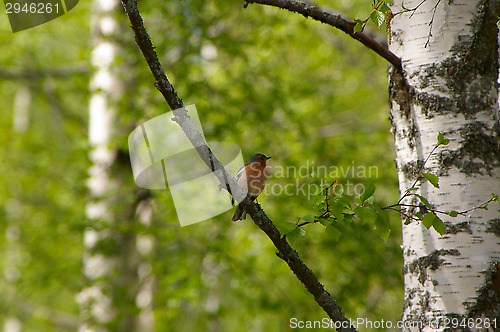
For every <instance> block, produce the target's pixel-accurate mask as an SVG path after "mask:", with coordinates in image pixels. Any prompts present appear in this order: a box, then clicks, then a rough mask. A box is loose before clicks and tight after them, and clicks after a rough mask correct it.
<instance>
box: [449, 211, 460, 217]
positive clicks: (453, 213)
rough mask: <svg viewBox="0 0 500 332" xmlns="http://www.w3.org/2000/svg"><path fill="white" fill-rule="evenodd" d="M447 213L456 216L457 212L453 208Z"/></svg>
mask: <svg viewBox="0 0 500 332" xmlns="http://www.w3.org/2000/svg"><path fill="white" fill-rule="evenodd" d="M448 215H449V216H450V217H452V218H455V217H456V216H458V212H457V211H455V210H451V211H450V212H448Z"/></svg>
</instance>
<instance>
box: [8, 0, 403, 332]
mask: <svg viewBox="0 0 500 332" xmlns="http://www.w3.org/2000/svg"><path fill="white" fill-rule="evenodd" d="M318 3H320V4H321V5H324V6H326V7H328V8H331V9H332V10H334V11H336V12H340V13H342V14H343V15H344V16H345V17H346V18H348V19H354V18H365V17H366V16H367V15H369V13H370V7H369V4H367V3H366V2H365V1H347V0H324V1H318ZM243 4H244V3H243V1H226V0H221V1H202V0H183V1H157V0H152V1H140V9H141V12H142V15H143V18H144V21H145V25H146V28H147V29H148V31H149V33H150V35H151V37H152V41H153V43H154V45H155V47H156V52H157V53H158V55H159V58H160V60H161V62H162V64H163V66H164V69H165V71H166V73H167V76H168V77H169V79H170V80H171V82H172V83H173V85H174V87H175V88H176V90H177V92H178V94H179V96H180V97H181V98H182V99H183V100H184V102H185V104H186V105H190V104H195V105H196V107H197V109H198V113H199V116H200V119H201V122H202V125H203V129H204V132H205V136H206V138H207V140H208V141H220V142H232V143H235V144H238V145H239V146H240V147H241V148H242V150H243V154H244V157H245V159H246V158H248V157H249V156H250V155H252V154H253V153H255V152H262V153H265V154H267V155H270V156H272V159H271V160H270V162H269V163H270V165H272V166H274V167H277V166H279V167H283V168H286V167H289V168H293V167H295V168H299V167H301V166H304V165H306V164H307V163H309V165H312V164H314V165H316V166H325V167H333V166H335V167H337V169H343V170H344V171H346V172H347V170H349V167H356V169H357V170H359V167H366V168H368V167H376V169H377V170H378V171H377V172H376V174H374V173H372V177H371V178H368V177H367V176H358V175H360V174H358V175H356V174H355V175H354V176H352V174H350V173H349V174H345V176H342V175H341V176H340V177H339V180H340V181H341V183H343V184H346V183H347V181H349V183H352V184H364V183H366V182H367V181H373V182H374V183H375V185H376V187H377V191H376V194H375V201H376V202H378V203H379V204H389V203H391V202H395V201H397V199H398V189H397V177H396V169H395V166H394V161H393V160H394V156H395V155H394V151H393V150H394V147H393V138H392V135H391V133H390V127H391V125H390V121H389V107H388V102H387V100H388V93H387V77H386V69H387V63H386V62H385V60H383V59H381V58H379V57H378V56H376V55H375V54H374V53H373V52H371V51H369V50H368V49H366V48H365V47H364V46H362V45H361V44H360V43H358V42H356V41H354V40H352V39H351V38H349V37H348V36H347V35H345V34H344V33H342V32H340V31H337V30H334V29H333V28H331V27H329V26H326V25H323V24H320V23H318V22H316V21H313V20H311V19H305V18H304V17H302V16H299V15H297V14H292V13H289V12H286V11H284V10H278V9H276V8H265V7H262V6H260V5H250V6H248V8H246V9H244V8H243ZM92 8H93V7H92V3H91V2H89V1H81V2H80V3H79V4H78V5H77V6H76V7H75V8H74V9H73V10H71V11H70V12H68V13H67V14H65V15H64V16H62V17H60V18H58V19H56V20H54V21H51V22H49V23H47V24H44V25H42V26H39V27H36V28H33V29H30V30H26V31H22V32H19V33H16V34H13V33H12V32H11V31H10V28H9V26H8V20H7V16H6V15H5V13H2V14H1V15H0V17H1V19H0V41H1V45H2V51H1V52H0V64H1V65H0V109H1V117H0V294H2V296H0V311H1V315H0V323H3V327H4V329H5V330H7V328H8V327H9V326H10V328H12V326H13V325H12V324H14V323H12V322H15V324H14V325H16V324H17V326H18V327H19V326H20V327H21V328H22V330H23V331H74V330H76V329H77V328H78V326H79V321H80V319H81V317H82V315H81V313H80V306H79V304H78V302H77V298H78V294H79V293H80V292H81V291H82V289H83V288H84V287H85V286H86V285H87V283H88V280H86V278H85V277H84V275H83V273H82V271H83V269H84V266H83V264H84V260H83V257H84V253H85V248H84V241H83V239H84V232H85V230H86V229H88V228H94V229H95V228H99V222H98V221H95V220H90V219H88V218H87V217H86V215H85V207H86V204H87V203H88V200H89V193H88V190H87V187H86V181H87V179H88V176H89V175H88V169H89V167H90V166H91V162H90V160H89V157H88V154H89V150H90V146H89V143H88V118H89V106H88V105H89V95H90V92H89V80H90V77H91V75H92V72H93V67H92V66H91V64H90V56H91V54H90V53H91V47H92V41H91V34H92V22H93V15H94V11H93V9H92ZM116 21H117V22H118V23H119V24H120V25H121V26H123V29H122V33H121V34H120V35H119V36H118V37H115V38H116V42H117V43H119V44H120V45H121V47H122V48H121V52H120V54H119V56H118V58H117V61H118V62H119V65H120V66H121V67H120V68H122V69H121V72H120V76H121V80H122V82H123V86H124V89H125V91H126V92H127V93H124V94H123V96H122V98H121V99H120V101H119V104H118V109H117V121H116V128H117V130H116V132H115V135H114V138H113V148H116V149H118V150H120V151H121V152H123V154H124V156H125V157H126V156H127V149H128V148H127V136H128V134H129V133H130V131H131V130H132V129H134V128H135V127H136V126H137V125H138V124H140V123H141V122H144V121H147V120H149V119H151V118H153V117H155V116H158V115H160V114H162V113H165V112H167V111H169V109H168V106H167V105H166V104H165V102H164V101H163V99H162V97H161V95H160V94H159V93H158V92H157V90H156V89H155V87H154V86H153V83H154V80H153V78H152V76H151V74H150V72H149V70H148V67H147V65H146V63H145V61H144V60H143V58H141V56H140V52H139V50H138V48H137V46H136V45H135V44H134V39H133V35H132V31H131V30H130V29H129V28H128V25H129V24H128V22H127V18H126V15H125V14H124V13H123V12H119V11H118V12H117V13H116ZM371 29H373V31H370V33H373V35H374V37H375V38H378V39H381V40H382V41H383V40H384V35H385V32H384V31H382V30H378V31H375V29H376V28H375V27H371ZM126 161H127V159H126V158H125V162H124V164H125V165H126ZM117 176H121V177H122V181H123V182H124V183H126V184H127V188H124V189H123V193H122V194H123V195H126V193H127V192H128V191H133V190H134V188H135V187H134V183H133V177H132V172H131V170H130V166H128V170H127V168H125V171H124V172H121V173H118V175H117ZM333 180H335V179H334V178H331V177H330V176H327V177H321V176H318V175H317V174H311V175H310V176H307V177H306V176H293V174H289V175H288V176H280V177H274V178H271V179H270V181H269V184H270V185H275V186H276V185H285V184H287V183H293V184H294V185H302V184H305V185H309V184H319V183H320V182H321V181H333ZM150 195H151V196H152V206H153V210H152V211H153V215H152V223H151V225H150V226H149V227H141V226H135V227H129V226H130V225H128V224H127V225H128V226H124V227H126V232H128V233H132V234H138V235H141V236H146V237H148V238H150V239H154V250H153V252H152V253H151V254H150V255H149V256H148V257H147V258H146V259H147V260H148V262H149V264H150V266H151V271H150V274H151V276H153V278H154V293H153V294H154V296H153V297H152V298H151V299H150V305H149V308H151V310H152V317H154V330H155V331H231V332H232V331H291V330H292V329H291V328H290V326H289V320H290V318H292V317H295V318H297V319H299V320H320V319H322V318H324V317H326V314H325V313H324V312H323V311H322V310H321V308H320V307H318V306H317V304H316V303H315V302H314V300H313V298H312V296H311V295H310V294H309V293H307V291H306V290H305V288H304V287H303V286H302V284H300V282H299V281H298V280H297V279H296V278H295V276H294V275H293V274H292V273H291V271H290V270H289V269H288V268H287V266H286V264H285V263H284V262H282V261H281V260H280V259H279V258H277V257H276V255H275V252H276V250H275V249H274V247H273V246H272V243H271V242H270V241H269V239H268V238H267V237H266V236H265V234H263V233H262V232H261V231H260V230H259V229H258V228H257V227H256V226H255V225H254V224H253V223H252V222H251V220H247V221H246V222H242V223H233V222H231V215H232V212H233V211H228V212H226V213H225V214H223V215H220V216H217V217H215V218H212V219H210V220H208V221H205V222H202V223H198V224H194V225H191V226H188V227H183V228H181V227H180V225H179V223H178V220H177V216H176V213H175V209H174V206H173V203H172V199H171V197H170V195H169V191H168V189H167V190H165V191H152V192H151V193H150ZM259 202H260V203H261V204H262V206H263V208H264V209H265V211H266V212H267V214H268V215H269V217H270V218H271V219H272V220H281V221H297V218H298V217H300V216H303V215H306V214H314V213H315V208H314V203H313V200H312V199H308V197H307V196H305V195H303V194H301V193H298V194H296V195H284V194H282V195H278V194H276V195H273V194H268V195H263V196H262V197H261V198H260V199H259ZM122 203H123V204H126V201H123V202H122ZM115 208H116V209H117V210H119V209H120V208H121V206H120V205H119V204H118V205H116V206H115ZM194 208H196V207H194ZM118 224H120V221H118ZM304 230H305V231H306V236H305V238H304V240H303V241H301V242H300V243H298V244H296V246H295V248H296V249H297V251H298V252H299V255H300V256H301V257H302V259H303V260H304V261H305V262H306V264H308V265H309V266H310V267H311V268H312V269H313V270H314V271H315V272H316V274H317V276H318V278H319V279H320V281H321V282H322V283H323V284H324V285H325V287H326V289H327V290H328V291H329V292H330V293H331V294H332V295H333V297H334V298H335V299H336V301H337V303H339V304H340V305H341V306H342V308H343V310H344V311H345V313H346V315H347V316H348V317H350V318H353V319H356V318H360V317H361V318H366V319H370V320H372V321H376V320H379V321H380V320H381V319H383V320H385V321H387V320H391V321H393V322H396V321H398V320H399V318H400V315H401V309H402V305H403V303H402V292H403V290H402V284H403V280H402V276H401V267H402V253H401V250H400V247H399V246H400V242H401V231H400V219H399V216H398V215H397V214H396V213H395V214H393V215H391V234H390V235H389V237H388V238H387V240H385V241H384V240H383V239H381V238H380V237H378V236H377V235H376V234H375V232H374V230H373V226H372V225H363V224H355V225H352V227H349V228H346V230H345V232H343V233H342V235H341V237H340V238H339V239H337V238H336V237H332V236H331V234H328V233H327V232H325V228H324V227H323V226H322V225H319V224H317V225H309V226H306V227H304ZM117 249H118V252H119V248H117ZM138 314H139V313H138V312H134V311H131V312H130V315H138ZM2 317H3V318H2ZM9 324H10V325H9ZM361 330H367V329H361ZM368 330H369V329H368Z"/></svg>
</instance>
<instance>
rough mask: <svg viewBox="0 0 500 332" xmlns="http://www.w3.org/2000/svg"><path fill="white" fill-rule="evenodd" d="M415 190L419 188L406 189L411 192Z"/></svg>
mask: <svg viewBox="0 0 500 332" xmlns="http://www.w3.org/2000/svg"><path fill="white" fill-rule="evenodd" d="M415 190H418V188H415V187H411V188H408V189H406V190H405V191H406V192H410V191H415Z"/></svg>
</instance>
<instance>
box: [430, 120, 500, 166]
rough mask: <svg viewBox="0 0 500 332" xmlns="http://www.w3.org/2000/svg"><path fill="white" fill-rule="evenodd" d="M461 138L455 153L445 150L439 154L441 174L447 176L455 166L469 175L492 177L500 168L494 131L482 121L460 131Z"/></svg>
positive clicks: (499, 153)
mask: <svg viewBox="0 0 500 332" xmlns="http://www.w3.org/2000/svg"><path fill="white" fill-rule="evenodd" d="M460 136H461V138H462V140H461V142H460V143H461V145H460V148H458V149H457V150H454V151H449V150H445V151H442V152H441V153H440V154H439V161H440V165H441V167H440V170H439V174H441V175H443V174H447V171H448V170H449V169H450V168H451V167H452V166H455V167H456V168H457V169H458V170H460V171H461V172H463V173H465V174H467V175H472V174H481V175H490V176H491V175H492V170H493V169H494V168H497V167H500V145H499V142H498V136H497V135H494V134H493V135H492V130H491V129H488V128H487V127H486V125H485V124H484V123H483V122H480V121H475V122H472V123H468V124H466V125H465V126H464V127H463V128H462V129H461V130H460Z"/></svg>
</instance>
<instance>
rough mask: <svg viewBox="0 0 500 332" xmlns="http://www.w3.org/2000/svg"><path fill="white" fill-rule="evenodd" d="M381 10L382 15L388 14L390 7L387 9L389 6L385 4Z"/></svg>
mask: <svg viewBox="0 0 500 332" xmlns="http://www.w3.org/2000/svg"><path fill="white" fill-rule="evenodd" d="M379 10H380V11H381V12H382V13H384V14H385V13H386V12H387V11H389V10H390V9H389V7H387V5H386V4H385V3H384V4H383V5H382V6H380V8H379Z"/></svg>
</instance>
